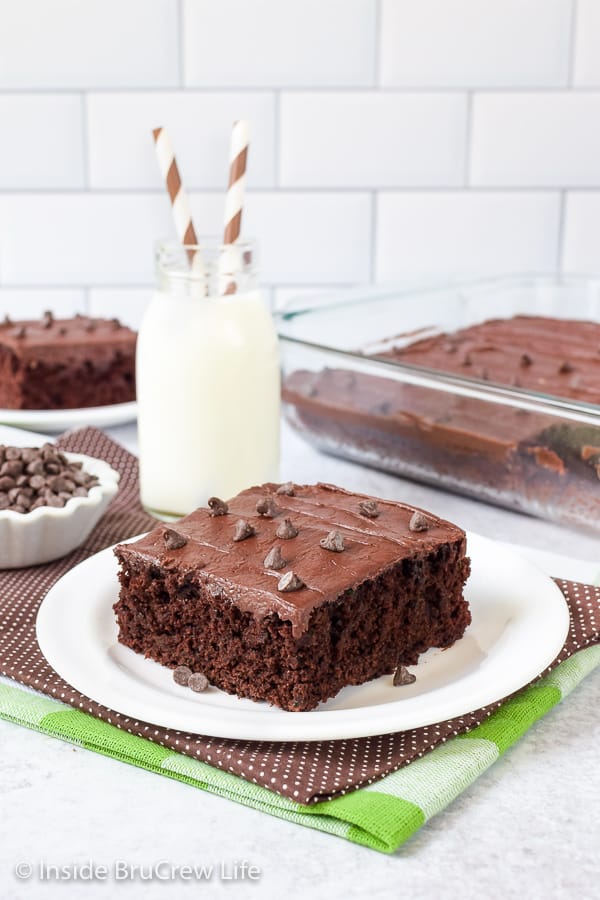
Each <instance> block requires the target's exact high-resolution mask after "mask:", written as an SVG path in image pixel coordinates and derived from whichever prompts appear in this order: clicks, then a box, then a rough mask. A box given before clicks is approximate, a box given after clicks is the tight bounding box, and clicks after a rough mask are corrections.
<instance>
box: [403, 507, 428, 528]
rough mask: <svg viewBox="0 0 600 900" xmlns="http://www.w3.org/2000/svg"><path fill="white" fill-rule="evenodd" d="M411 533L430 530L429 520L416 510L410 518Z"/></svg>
mask: <svg viewBox="0 0 600 900" xmlns="http://www.w3.org/2000/svg"><path fill="white" fill-rule="evenodd" d="M408 530H409V531H428V530H429V519H427V518H426V516H424V515H423V513H422V512H419V511H418V510H415V512H414V513H413V514H412V516H411V517H410V522H409V523H408Z"/></svg>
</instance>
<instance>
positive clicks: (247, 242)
mask: <svg viewBox="0 0 600 900" xmlns="http://www.w3.org/2000/svg"><path fill="white" fill-rule="evenodd" d="M257 246H258V245H257V241H256V240H255V239H254V238H242V239H240V240H237V241H235V243H233V244H225V243H224V242H223V237H222V235H201V236H200V237H199V238H198V242H197V243H195V244H182V243H181V241H179V240H178V239H177V238H159V239H158V240H156V241H155V242H154V260H155V265H156V269H157V272H159V273H162V274H163V275H165V276H168V277H169V278H181V279H186V280H189V279H193V280H202V279H205V278H206V270H205V267H204V266H202V265H201V266H199V267H198V268H195V267H193V266H192V267H190V266H189V265H188V264H187V263H186V262H185V257H186V256H187V259H188V260H190V259H192V257H193V255H194V254H195V253H199V254H200V259H201V260H202V261H203V262H204V263H206V264H207V266H208V268H209V269H210V268H214V269H216V268H217V266H218V262H219V260H222V259H223V258H224V257H226V254H230V253H231V251H232V249H233V250H235V254H236V256H237V259H239V260H240V268H241V269H243V272H244V273H245V274H246V275H252V274H255V272H256V259H257ZM228 274H233V273H228Z"/></svg>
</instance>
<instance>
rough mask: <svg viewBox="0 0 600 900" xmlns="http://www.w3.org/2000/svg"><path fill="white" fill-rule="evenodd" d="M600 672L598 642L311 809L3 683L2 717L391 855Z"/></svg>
mask: <svg viewBox="0 0 600 900" xmlns="http://www.w3.org/2000/svg"><path fill="white" fill-rule="evenodd" d="M598 665H600V646H599V645H596V646H592V647H588V648H586V649H584V650H580V651H579V652H578V653H576V654H575V655H574V656H571V657H570V658H569V659H567V660H565V661H564V662H563V663H561V664H560V665H559V666H558V667H557V668H556V669H554V670H553V671H552V672H550V674H548V675H546V676H545V677H544V678H543V679H541V680H540V681H537V682H536V683H535V684H533V685H530V686H529V687H527V688H525V689H524V690H523V691H521V692H520V693H519V694H517V695H515V696H514V697H512V698H511V699H510V700H507V701H506V702H505V703H504V704H503V705H502V706H501V707H499V708H498V709H497V710H496V711H495V712H493V713H492V714H491V715H490V717H489V718H488V719H487V720H486V721H485V722H483V723H482V724H481V725H478V726H477V727H476V728H474V729H473V730H472V731H470V732H468V733H467V734H464V735H460V736H458V737H454V738H451V739H450V740H448V741H447V742H446V743H444V744H442V745H440V746H439V747H437V748H436V749H434V750H432V751H431V752H430V753H428V754H426V755H425V756H423V757H421V758H420V759H417V760H415V761H414V762H412V763H410V764H409V765H408V766H405V767H403V768H401V769H398V770H397V771H396V772H393V773H392V774H390V775H386V776H385V777H384V778H382V779H381V780H380V781H377V782H375V783H373V784H371V785H369V786H367V787H363V788H359V789H358V790H355V791H351V792H349V793H347V794H344V795H342V796H339V797H335V798H334V799H332V800H326V801H322V802H320V803H315V804H313V805H311V806H303V805H301V804H299V803H296V802H294V801H293V800H290V799H287V798H286V797H281V796H279V795H278V794H274V793H272V792H271V791H269V790H268V789H267V788H264V787H261V786H260V785H256V784H252V783H250V782H248V781H245V780H244V779H243V778H240V777H239V776H237V775H232V774H231V773H229V772H225V771H223V770H221V769H217V768H215V767H213V766H211V765H209V764H207V763H204V762H201V761H200V760H197V759H193V758H191V757H188V756H184V755H182V754H180V753H175V752H174V751H172V750H169V749H167V748H165V747H161V746H160V745H158V744H154V743H152V742H151V741H149V740H146V739H145V738H141V737H137V736H135V735H131V734H128V733H126V732H124V731H122V730H120V729H118V728H115V727H114V726H113V725H109V724H108V723H107V722H103V721H101V720H100V719H97V718H95V717H93V716H90V715H88V714H87V713H84V712H81V711H80V710H76V709H72V708H71V707H70V706H67V705H65V704H63V703H60V702H58V701H57V700H53V699H50V698H48V697H45V696H42V695H39V694H35V693H32V692H29V691H24V690H22V689H21V688H17V687H13V686H12V685H10V684H6V683H0V717H1V718H3V719H7V720H8V721H11V722H16V723H17V724H19V725H25V726H26V727H28V728H33V729H35V730H37V731H41V732H44V733H45V734H50V735H53V736H55V737H60V738H62V739H63V740H67V741H71V742H72V743H75V744H78V745H79V746H83V747H86V748H87V749H89V750H95V751H96V752H97V753H103V754H104V755H106V756H112V757H113V758H114V759H120V760H122V761H123V762H128V763H130V764H132V765H135V766H140V767H141V768H144V769H149V770H150V771H153V772H159V773H160V774H161V775H167V776H169V777H170V778H176V779H177V780H178V781H184V782H186V783H187V784H191V785H193V786H194V787H197V788H201V789H202V790H206V791H210V792H211V793H213V794H219V795H220V796H223V797H227V798H228V799H230V800H236V801H237V802H238V803H243V804H245V805H246V806H251V807H253V808H254V809H260V810H262V811H263V812H267V813H269V814H271V815H273V816H279V817H280V818H282V819H287V820H289V821H292V822H297V823H298V824H299V825H307V826H308V827H310V828H317V829H319V830H321V831H325V832H328V833H329V834H336V835H338V836H340V837H345V838H346V839H347V840H349V841H353V842H354V843H357V844H362V845H363V846H366V847H371V848H373V849H374V850H379V851H381V852H383V853H393V852H394V851H395V850H396V849H397V848H398V847H400V846H401V845H402V844H403V843H404V842H405V841H406V840H408V839H409V838H410V837H411V835H413V834H414V833H415V832H416V831H418V829H419V828H420V827H421V826H422V825H423V824H424V823H425V822H427V821H428V820H429V819H431V818H432V817H433V816H435V815H436V813H438V812H440V811H441V810H442V809H444V808H445V807H446V806H448V804H450V803H451V802H452V801H453V800H454V799H455V798H456V797H457V796H458V795H459V794H460V793H461V792H462V791H464V790H465V789H466V788H467V787H469V785H471V784H472V783H473V782H474V781H475V780H476V779H477V778H478V777H479V776H480V775H481V774H482V773H483V772H485V770H486V769H487V768H489V766H491V765H492V763H494V762H495V761H496V760H497V759H498V757H499V756H500V755H501V754H502V753H504V751H505V750H507V749H508V748H509V747H510V746H511V745H512V744H514V743H515V742H516V741H518V740H519V738H520V737H521V736H522V735H523V734H525V732H526V731H527V730H528V729H529V728H531V726H532V725H533V724H534V723H535V722H536V721H537V720H538V719H540V718H541V717H542V716H544V715H545V714H546V713H547V712H548V711H549V710H551V709H552V707H554V706H555V705H556V704H557V703H559V702H560V701H561V700H562V699H564V697H566V696H567V694H569V693H570V692H571V691H572V690H573V688H574V687H575V686H576V685H577V684H579V682H580V681H581V680H582V679H583V678H585V676H586V675H587V674H588V673H589V672H591V671H592V670H593V669H594V668H595V667H596V666H598Z"/></svg>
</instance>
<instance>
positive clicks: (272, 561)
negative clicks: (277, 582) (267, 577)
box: [263, 544, 287, 571]
mask: <svg viewBox="0 0 600 900" xmlns="http://www.w3.org/2000/svg"><path fill="white" fill-rule="evenodd" d="M263 565H264V567H265V569H275V570H276V571H278V570H279V569H283V568H284V566H286V565H287V559H284V558H283V556H282V555H281V547H280V546H279V544H275V546H273V547H271V549H270V550H269V552H268V553H267V555H266V556H265V558H264V562H263Z"/></svg>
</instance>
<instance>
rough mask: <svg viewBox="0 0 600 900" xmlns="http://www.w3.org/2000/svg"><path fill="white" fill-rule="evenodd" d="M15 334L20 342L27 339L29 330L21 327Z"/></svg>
mask: <svg viewBox="0 0 600 900" xmlns="http://www.w3.org/2000/svg"><path fill="white" fill-rule="evenodd" d="M14 334H15V337H16V338H17V339H18V340H22V339H23V338H24V337H27V329H26V328H25V326H24V325H21V327H20V328H17V330H16V331H15V333H14Z"/></svg>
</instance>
